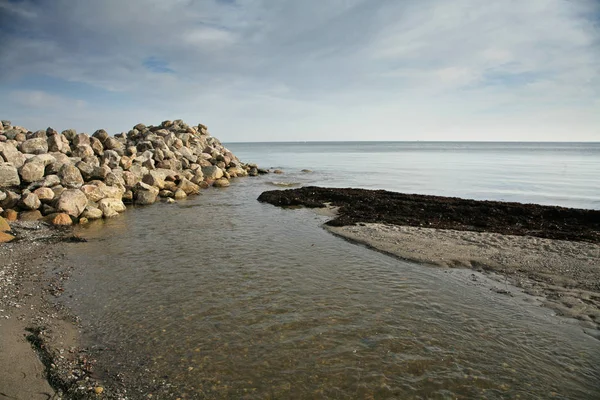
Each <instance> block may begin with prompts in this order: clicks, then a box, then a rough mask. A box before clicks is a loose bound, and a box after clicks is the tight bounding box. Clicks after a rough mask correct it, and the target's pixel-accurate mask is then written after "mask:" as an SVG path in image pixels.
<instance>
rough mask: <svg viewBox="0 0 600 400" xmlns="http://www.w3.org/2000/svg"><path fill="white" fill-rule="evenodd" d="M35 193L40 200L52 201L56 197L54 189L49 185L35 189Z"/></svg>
mask: <svg viewBox="0 0 600 400" xmlns="http://www.w3.org/2000/svg"><path fill="white" fill-rule="evenodd" d="M33 193H35V195H36V196H37V197H38V199H40V201H43V202H45V201H52V200H53V199H54V192H53V191H52V189H50V188H47V187H41V188H37V189H36V190H34V191H33Z"/></svg>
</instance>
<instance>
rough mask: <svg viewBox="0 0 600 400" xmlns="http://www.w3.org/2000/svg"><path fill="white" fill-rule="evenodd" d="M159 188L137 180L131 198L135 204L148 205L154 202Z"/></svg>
mask: <svg viewBox="0 0 600 400" xmlns="http://www.w3.org/2000/svg"><path fill="white" fill-rule="evenodd" d="M158 192H159V190H158V189H157V188H155V187H153V186H150V185H147V184H145V183H143V182H138V183H137V184H136V185H135V186H134V188H133V196H134V197H133V199H134V203H135V204H139V205H148V204H153V203H154V202H156V197H157V196H158Z"/></svg>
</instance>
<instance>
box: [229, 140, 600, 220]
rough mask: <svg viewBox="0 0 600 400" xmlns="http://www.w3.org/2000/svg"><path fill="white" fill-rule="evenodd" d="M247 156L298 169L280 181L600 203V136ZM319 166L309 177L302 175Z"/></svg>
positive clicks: (248, 150) (294, 146)
mask: <svg viewBox="0 0 600 400" xmlns="http://www.w3.org/2000/svg"><path fill="white" fill-rule="evenodd" d="M228 146H229V147H228V148H230V149H231V150H232V151H233V152H234V154H236V155H238V156H239V157H240V158H241V159H242V160H252V161H253V162H256V163H258V164H259V165H260V166H268V167H273V168H282V169H284V170H286V171H288V172H290V173H291V174H287V175H285V176H282V177H281V179H273V180H272V182H273V184H275V185H277V184H280V185H281V186H284V185H286V184H290V185H294V184H296V185H307V184H315V185H323V186H330V187H357V188H366V189H386V190H391V191H396V192H402V193H418V194H430V195H439V196H452V197H462V198H469V199H477V200H500V201H516V202H520V203H536V204H544V205H559V206H565V207H574V208H589V209H600V142H598V143H547V142H546V143H524V142H521V143H517V142H291V143H286V142H280V143H231V144H229V145H228ZM302 169H310V170H313V173H312V174H310V175H306V174H299V173H298V172H299V171H301V170H302Z"/></svg>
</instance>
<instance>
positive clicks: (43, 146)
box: [20, 138, 48, 154]
mask: <svg viewBox="0 0 600 400" xmlns="http://www.w3.org/2000/svg"><path fill="white" fill-rule="evenodd" d="M20 148H21V149H20V150H21V152H23V153H27V154H43V153H47V152H48V142H47V141H46V139H45V138H34V139H29V140H26V141H24V142H23V143H21V146H20Z"/></svg>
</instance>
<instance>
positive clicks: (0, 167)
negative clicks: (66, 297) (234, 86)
mask: <svg viewBox="0 0 600 400" xmlns="http://www.w3.org/2000/svg"><path fill="white" fill-rule="evenodd" d="M262 172H264V170H259V169H258V168H257V166H256V165H252V164H244V163H242V162H241V161H240V160H239V159H238V158H237V157H236V156H235V155H233V154H232V153H231V152H230V151H229V150H227V149H226V148H225V147H224V146H223V145H222V144H221V142H220V141H219V140H218V139H217V138H215V137H212V136H211V135H210V134H209V132H208V130H207V128H206V126H204V125H202V124H199V125H197V126H190V125H187V124H185V123H184V122H183V121H181V120H175V121H164V122H162V123H161V124H160V125H158V126H146V125H144V124H137V125H136V126H134V127H133V129H131V130H130V131H129V132H127V133H120V134H117V135H114V136H111V135H109V134H108V133H107V132H106V131H105V130H103V129H100V130H97V131H96V132H94V134H92V135H91V136H90V135H88V134H86V133H77V132H76V131H75V130H73V129H68V130H65V131H63V132H61V133H59V132H57V131H56V130H54V129H52V128H48V129H46V130H39V131H35V132H31V131H28V130H27V129H25V128H22V127H19V126H12V124H11V122H10V121H2V122H1V124H0V213H1V215H2V216H3V217H5V218H6V219H7V220H9V221H10V220H15V219H17V218H18V219H21V220H38V219H42V218H44V219H45V220H47V221H48V222H52V223H53V224H55V225H70V224H72V223H85V222H86V221H89V220H93V219H100V218H110V217H114V216H116V215H118V213H120V212H123V211H125V209H126V207H125V204H137V205H148V204H152V203H155V202H156V201H158V200H160V199H165V200H166V201H169V202H172V201H175V199H183V198H186V197H187V196H191V195H195V194H199V192H200V191H201V190H202V189H204V188H208V187H209V186H215V187H226V186H229V181H230V180H231V179H232V178H235V177H241V176H248V175H250V176H256V175H258V174H259V173H262Z"/></svg>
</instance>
